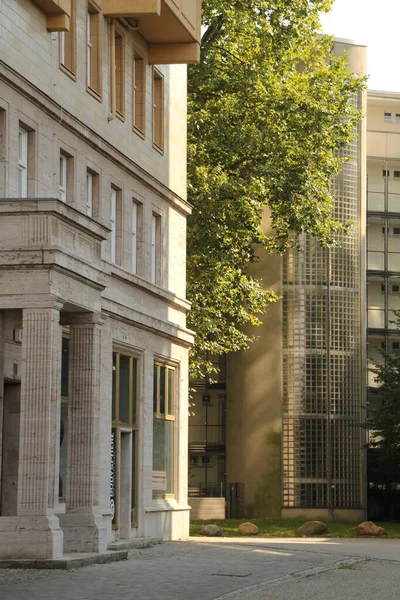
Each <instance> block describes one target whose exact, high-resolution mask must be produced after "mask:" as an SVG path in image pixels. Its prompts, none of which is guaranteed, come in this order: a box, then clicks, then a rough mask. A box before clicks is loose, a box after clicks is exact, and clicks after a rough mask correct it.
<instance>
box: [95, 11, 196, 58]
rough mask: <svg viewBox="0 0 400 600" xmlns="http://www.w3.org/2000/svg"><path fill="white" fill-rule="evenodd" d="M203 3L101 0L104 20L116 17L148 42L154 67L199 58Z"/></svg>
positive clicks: (149, 54) (149, 53)
mask: <svg viewBox="0 0 400 600" xmlns="http://www.w3.org/2000/svg"><path fill="white" fill-rule="evenodd" d="M201 2H202V0H103V13H104V15H105V16H106V17H118V18H123V19H126V20H127V21H128V23H129V24H130V25H131V26H132V27H134V28H135V29H136V30H137V31H139V33H140V35H141V36H142V37H143V38H144V39H145V40H146V41H147V43H148V57H149V62H150V63H153V64H190V63H197V62H198V61H199V59H200V40H201V31H200V29H201Z"/></svg>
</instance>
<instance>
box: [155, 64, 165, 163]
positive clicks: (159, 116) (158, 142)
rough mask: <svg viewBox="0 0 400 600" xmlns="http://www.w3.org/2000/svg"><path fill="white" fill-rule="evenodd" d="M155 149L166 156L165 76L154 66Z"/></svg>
mask: <svg viewBox="0 0 400 600" xmlns="http://www.w3.org/2000/svg"><path fill="white" fill-rule="evenodd" d="M152 121H153V148H155V150H157V151H158V152H160V153H161V154H164V146H165V84H164V75H163V74H162V73H161V71H159V70H158V69H157V67H154V66H153V77H152Z"/></svg>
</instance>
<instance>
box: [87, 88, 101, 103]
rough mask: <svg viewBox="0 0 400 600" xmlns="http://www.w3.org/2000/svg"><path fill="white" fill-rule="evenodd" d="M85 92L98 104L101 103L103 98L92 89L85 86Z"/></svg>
mask: <svg viewBox="0 0 400 600" xmlns="http://www.w3.org/2000/svg"><path fill="white" fill-rule="evenodd" d="M86 91H87V93H88V94H90V95H91V96H93V98H95V99H96V100H97V101H98V102H103V97H102V95H101V94H99V92H96V90H94V89H93V88H91V87H89V86H86Z"/></svg>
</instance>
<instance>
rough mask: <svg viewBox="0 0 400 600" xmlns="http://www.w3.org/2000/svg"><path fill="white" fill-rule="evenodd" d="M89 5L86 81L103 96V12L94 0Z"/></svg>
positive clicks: (91, 88)
mask: <svg viewBox="0 0 400 600" xmlns="http://www.w3.org/2000/svg"><path fill="white" fill-rule="evenodd" d="M87 7H88V8H87V21H86V27H87V35H86V43H87V60H86V63H87V64H86V73H87V82H86V83H87V87H88V90H90V91H91V92H94V93H95V94H96V95H97V96H101V45H102V44H101V43H102V37H101V12H100V9H99V7H98V6H97V5H96V4H95V3H94V2H93V1H92V0H89V2H88V5H87Z"/></svg>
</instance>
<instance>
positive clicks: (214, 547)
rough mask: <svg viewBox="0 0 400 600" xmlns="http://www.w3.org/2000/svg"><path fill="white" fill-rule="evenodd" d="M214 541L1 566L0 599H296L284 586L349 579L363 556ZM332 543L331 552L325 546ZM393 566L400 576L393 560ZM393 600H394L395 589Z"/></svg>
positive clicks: (260, 542) (261, 542)
mask: <svg viewBox="0 0 400 600" xmlns="http://www.w3.org/2000/svg"><path fill="white" fill-rule="evenodd" d="M219 540H220V541H219ZM219 540H217V539H214V540H212V541H204V540H203V541H201V542H200V541H196V540H194V541H191V542H169V543H165V544H162V545H158V546H154V547H152V548H147V549H143V550H133V551H132V552H131V553H130V556H129V560H127V561H122V562H119V563H111V564H106V565H93V566H91V567H86V568H83V569H77V570H76V571H31V570H29V571H22V570H21V571H17V570H0V599H1V600H28V599H29V600H50V599H51V600H75V599H78V598H79V600H109V599H110V598H112V599H113V600H128V599H129V600H131V599H135V600H215V599H217V598H220V600H222V599H223V598H225V597H226V598H227V599H228V598H229V599H230V598H232V600H233V599H236V598H240V599H241V600H242V599H243V600H253V599H254V600H255V599H257V600H258V599H259V598H263V597H264V598H271V597H272V598H275V597H276V598H282V600H283V599H285V600H287V599H288V598H293V599H296V600H300V598H302V597H301V596H299V597H297V595H296V594H297V592H295V590H292V591H293V593H295V595H285V594H284V590H285V588H287V589H288V591H289V587H290V586H293V585H295V584H297V582H298V581H300V582H302V585H305V586H306V588H305V589H307V585H308V583H307V582H310V581H313V582H314V581H316V582H317V581H318V579H319V578H320V577H322V576H325V575H326V573H325V571H326V570H328V569H338V567H339V566H340V565H344V566H345V567H346V568H345V569H343V568H342V569H341V568H339V569H338V570H337V571H335V572H337V573H343V574H345V577H348V574H349V573H353V574H354V573H355V572H357V573H358V571H356V568H357V569H358V565H359V564H364V563H358V562H357V561H362V560H363V557H362V556H354V555H353V556H352V554H351V553H349V552H347V550H349V549H351V546H346V544H343V549H342V550H343V551H342V552H341V551H340V550H341V544H340V542H339V543H337V544H336V545H335V546H329V545H327V546H326V547H324V546H323V545H321V544H320V545H317V546H313V545H312V543H310V544H309V545H302V544H301V543H299V544H298V545H295V544H292V545H290V544H287V545H286V546H285V543H284V542H282V543H280V544H279V546H277V545H274V544H273V543H272V541H270V540H265V539H264V540H254V538H253V539H248V540H244V539H240V540H234V539H232V540H228V539H226V538H225V539H224V540H221V539H220V538H219ZM371 541H372V540H371ZM387 542H389V540H387ZM389 543H390V542H389ZM332 547H334V548H335V551H334V552H332V551H330V549H331V548H332ZM399 552H400V540H399ZM374 564H375V563H374ZM377 564H378V563H377ZM384 564H386V563H384ZM393 564H395V565H396V567H397V571H398V573H399V577H398V580H400V569H399V567H400V565H399V563H397V562H396V563H393ZM349 567H351V568H349ZM328 572H329V573H332V572H333V571H328ZM311 576H312V577H311ZM339 581H342V579H341V578H339ZM298 589H299V590H300V588H298ZM398 589H399V587H398V586H397V590H398ZM271 590H273V593H276V591H277V590H279V591H280V592H282V594H283V595H281V596H271V594H272V591H271ZM311 597H312V598H321V599H322V600H325V596H324V595H322V596H318V595H317V596H310V597H309V596H308V595H307V594H305V595H304V598H305V600H309V598H311ZM337 597H343V598H345V597H346V596H340V595H338V596H337ZM358 597H359V596H358V595H354V596H349V598H351V599H352V598H358ZM376 597H380V596H379V595H378V596H375V598H376ZM366 598H368V600H369V597H368V596H363V600H366ZM371 598H372V597H371ZM386 598H389V596H386ZM395 598H396V600H399V598H400V592H399V594H398V595H397V596H395ZM326 600H328V597H327V599H326Z"/></svg>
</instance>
